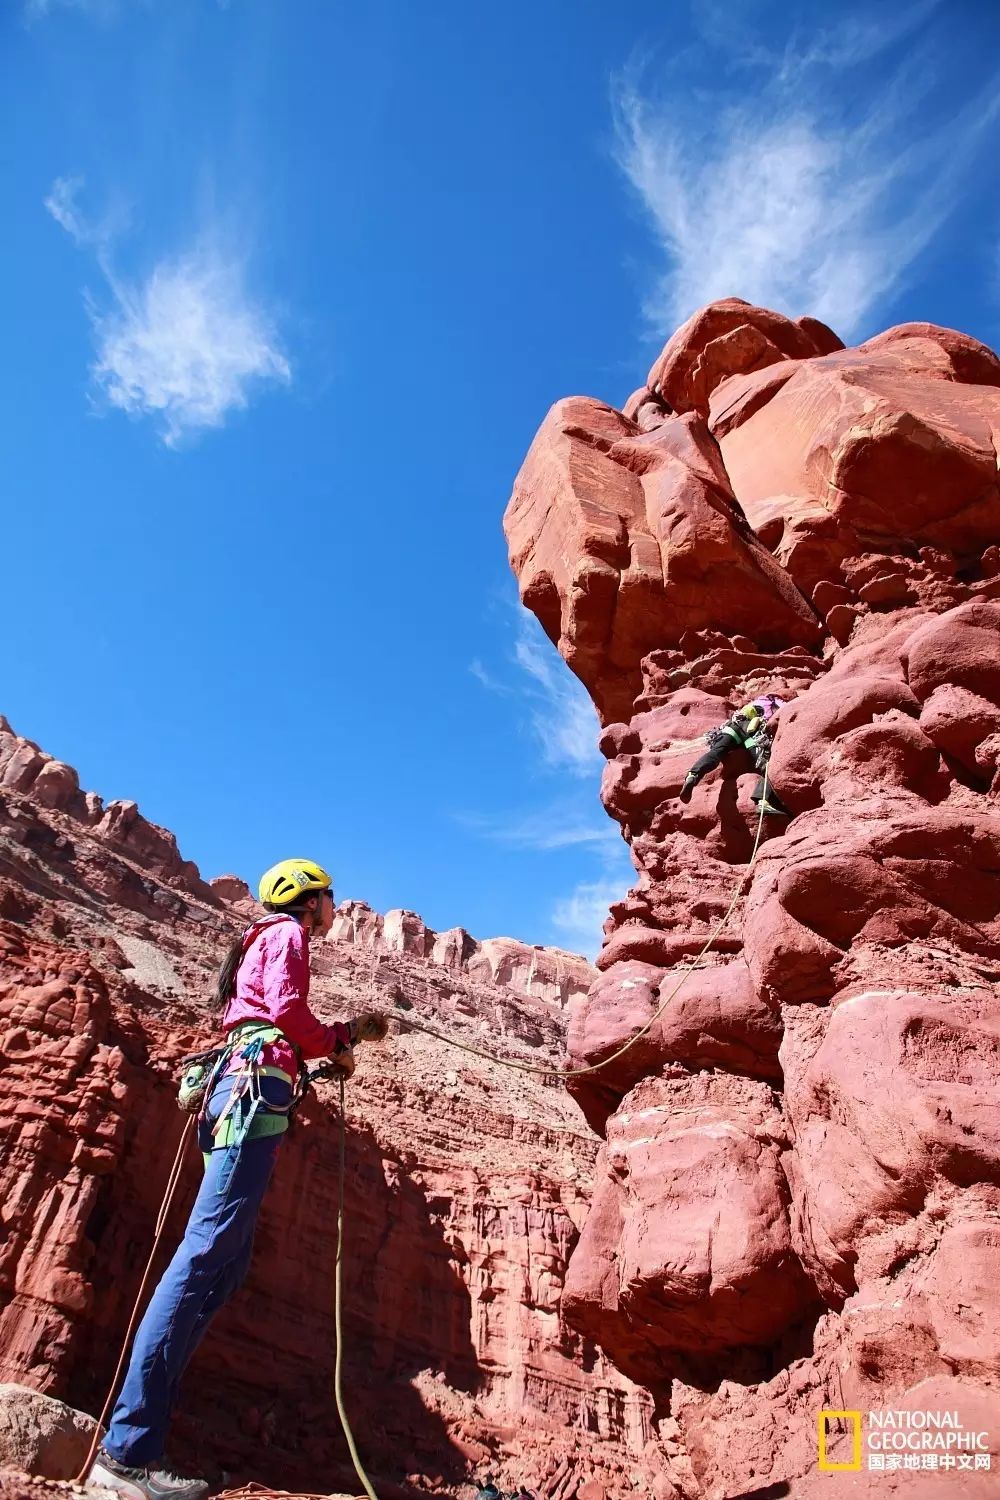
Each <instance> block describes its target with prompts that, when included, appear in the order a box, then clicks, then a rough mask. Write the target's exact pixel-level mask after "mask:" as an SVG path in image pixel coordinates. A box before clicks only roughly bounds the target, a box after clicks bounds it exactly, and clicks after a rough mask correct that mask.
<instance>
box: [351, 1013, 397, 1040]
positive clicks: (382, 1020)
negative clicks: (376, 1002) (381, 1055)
mask: <svg viewBox="0 0 1000 1500" xmlns="http://www.w3.org/2000/svg"><path fill="white" fill-rule="evenodd" d="M351 1026H352V1028H353V1031H354V1040H355V1041H356V1042H384V1041H385V1038H386V1034H387V1033H388V1030H389V1022H388V1019H387V1017H385V1016H384V1015H383V1014H382V1012H381V1011H380V1010H363V1011H362V1012H361V1014H360V1016H356V1017H355V1019H354V1020H353V1021H352V1022H351Z"/></svg>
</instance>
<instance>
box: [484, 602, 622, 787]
mask: <svg viewBox="0 0 1000 1500" xmlns="http://www.w3.org/2000/svg"><path fill="white" fill-rule="evenodd" d="M513 609H514V620H515V635H514V641H513V645H512V647H511V650H510V654H509V657H508V659H507V661H506V662H505V663H504V664H503V666H502V667H501V666H500V665H498V664H496V663H494V664H493V665H492V666H490V667H487V666H486V665H485V664H484V663H483V662H482V661H481V660H480V659H479V658H478V657H476V658H475V659H474V660H473V661H472V662H470V664H469V671H470V672H471V673H472V675H473V677H475V678H476V680H477V681H478V682H481V683H482V685H483V687H484V688H486V689H487V690H488V691H489V692H491V693H494V694H496V695H497V696H498V697H501V698H514V699H518V700H519V701H520V702H521V703H522V704H523V705H524V710H525V721H526V723H527V725H528V727H529V728H530V729H531V732H532V734H533V735H534V736H535V739H536V741H537V743H538V746H539V749H540V750H541V752H542V759H543V762H544V764H545V765H546V766H547V767H548V768H549V769H550V770H561V771H570V772H571V773H572V774H573V775H574V776H581V777H583V776H587V777H596V776H599V775H600V772H601V768H602V767H603V765H604V760H603V757H602V756H601V753H600V751H599V750H598V748H597V737H598V734H599V725H598V720H597V712H596V710H595V708H594V705H593V703H592V702H591V701H590V695H589V694H588V693H587V690H586V689H585V688H584V686H583V684H582V683H581V682H580V680H579V679H578V678H576V677H574V676H573V674H572V672H571V671H570V670H569V668H568V667H567V666H566V665H565V664H564V663H563V661H562V658H561V657H560V656H559V654H558V652H557V651H556V650H555V648H554V647H553V646H552V644H551V642H550V641H549V640H548V638H547V637H546V636H545V635H543V633H542V629H541V626H540V625H539V624H538V622H537V621H536V620H535V617H534V616H533V615H532V614H530V613H529V611H528V610H526V609H525V608H524V606H523V605H521V604H520V603H517V604H515V605H514V606H513ZM512 666H513V667H516V668H517V669H518V670H517V674H516V675H513V676H512V675H511V674H510V668H511V667H512ZM504 671H506V673H507V675H506V676H503V675H501V673H502V672H504Z"/></svg>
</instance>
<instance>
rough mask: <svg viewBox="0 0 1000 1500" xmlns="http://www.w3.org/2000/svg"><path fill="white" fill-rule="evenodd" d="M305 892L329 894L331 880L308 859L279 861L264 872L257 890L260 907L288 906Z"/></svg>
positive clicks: (321, 868)
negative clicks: (327, 892) (326, 892)
mask: <svg viewBox="0 0 1000 1500" xmlns="http://www.w3.org/2000/svg"><path fill="white" fill-rule="evenodd" d="M309 891H329V892H330V894H331V895H332V894H333V877H332V876H330V875H328V874H327V872H326V871H325V870H324V869H323V866H322V865H318V864H316V862H315V861H314V860H311V859H279V860H278V863H277V864H276V865H272V866H271V868H270V869H269V870H265V871H264V873H263V875H262V876H261V877H260V884H259V886H258V887H257V894H258V897H259V898H260V901H261V904H262V905H263V906H288V905H289V903H290V902H292V901H297V900H298V898H299V897H300V896H304V895H306V894H307V892H309Z"/></svg>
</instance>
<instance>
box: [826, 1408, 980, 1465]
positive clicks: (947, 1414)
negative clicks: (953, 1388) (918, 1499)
mask: <svg viewBox="0 0 1000 1500" xmlns="http://www.w3.org/2000/svg"><path fill="white" fill-rule="evenodd" d="M816 1458H817V1466H818V1467H819V1468H820V1469H821V1470H822V1471H823V1472H824V1473H826V1474H831V1473H845V1472H851V1471H853V1472H857V1470H859V1469H867V1470H868V1471H869V1472H870V1473H873V1474H877V1473H885V1472H887V1471H889V1470H894V1469H902V1470H909V1471H911V1472H913V1471H916V1470H921V1471H923V1472H927V1471H929V1470H935V1471H939V1472H940V1471H943V1472H945V1473H947V1472H949V1471H950V1470H952V1469H954V1470H955V1471H956V1472H958V1473H961V1472H963V1471H965V1472H968V1471H970V1470H979V1471H980V1472H982V1471H983V1470H988V1469H991V1468H992V1463H993V1459H992V1455H991V1453H990V1435H989V1433H988V1432H978V1431H976V1430H974V1429H973V1428H966V1427H964V1426H963V1424H962V1421H961V1417H960V1414H959V1413H958V1412H957V1411H892V1410H887V1411H869V1412H860V1411H833V1410H832V1409H824V1410H823V1411H821V1412H820V1413H819V1416H818V1417H817V1419H816Z"/></svg>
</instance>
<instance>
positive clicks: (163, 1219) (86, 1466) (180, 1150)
mask: <svg viewBox="0 0 1000 1500" xmlns="http://www.w3.org/2000/svg"><path fill="white" fill-rule="evenodd" d="M194 1123H195V1122H194V1116H193V1115H189V1116H188V1118H187V1119H186V1120H185V1122H184V1129H183V1130H182V1131H181V1138H180V1140H179V1141H178V1143H177V1151H176V1153H175V1155H174V1161H173V1165H172V1167H171V1168H170V1173H169V1175H168V1177H167V1185H166V1187H165V1189H164V1191H163V1202H162V1203H161V1204H160V1212H159V1214H158V1216H157V1220H156V1230H155V1232H154V1234H153V1248H152V1250H150V1252H149V1259H148V1260H147V1262H146V1269H145V1270H144V1271H143V1273H142V1280H141V1281H140V1282H139V1290H138V1291H137V1292H136V1294H135V1306H134V1307H133V1308H132V1316H131V1317H130V1318H129V1320H128V1328H127V1329H126V1330H125V1339H124V1341H123V1343H122V1351H121V1354H120V1355H119V1356H118V1364H117V1366H116V1367H115V1373H114V1375H113V1376H112V1377H111V1385H110V1386H109V1388H108V1394H107V1399H106V1400H105V1402H104V1405H103V1407H102V1408H101V1415H100V1416H99V1417H98V1419H97V1423H96V1426H95V1427H94V1435H93V1437H92V1438H91V1440H90V1447H89V1448H88V1450H87V1457H86V1458H85V1459H84V1462H83V1467H82V1468H81V1470H80V1472H79V1474H78V1475H77V1476H76V1479H75V1481H74V1483H76V1484H84V1483H86V1479H87V1475H88V1474H89V1472H90V1466H91V1464H92V1463H93V1462H94V1454H95V1453H96V1452H97V1445H98V1444H99V1442H100V1441H101V1435H102V1433H103V1432H104V1424H105V1422H106V1421H107V1420H108V1412H109V1411H110V1410H111V1403H112V1401H113V1400H114V1399H115V1392H116V1391H117V1389H118V1382H119V1380H121V1378H122V1370H123V1369H124V1368H125V1358H126V1355H127V1354H128V1351H129V1349H130V1348H131V1345H132V1337H133V1335H134V1333H135V1330H136V1325H137V1324H138V1322H139V1309H140V1308H141V1307H142V1305H143V1302H144V1300H145V1296H146V1287H147V1285H148V1283H149V1273H150V1272H151V1271H152V1269H153V1262H154V1261H155V1260H156V1256H157V1252H158V1251H159V1248H160V1241H161V1239H162V1238H163V1231H164V1229H165V1228H166V1227H167V1218H168V1215H169V1213H170V1206H171V1204H172V1203H173V1201H174V1194H175V1193H176V1191H177V1184H178V1183H179V1182H180V1180H181V1166H182V1164H183V1162H184V1148H185V1147H186V1146H187V1143H188V1137H189V1136H190V1135H191V1133H192V1131H193V1130H194Z"/></svg>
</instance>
